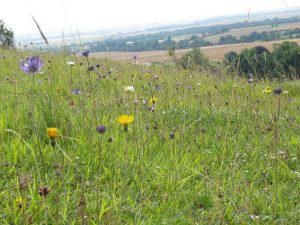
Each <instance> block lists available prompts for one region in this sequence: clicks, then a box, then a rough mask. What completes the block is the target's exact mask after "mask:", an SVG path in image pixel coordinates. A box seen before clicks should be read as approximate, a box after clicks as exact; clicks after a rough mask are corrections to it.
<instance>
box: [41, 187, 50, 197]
mask: <svg viewBox="0 0 300 225" xmlns="http://www.w3.org/2000/svg"><path fill="white" fill-rule="evenodd" d="M49 192H50V189H48V188H47V187H40V189H39V195H41V196H46V195H48V194H49Z"/></svg>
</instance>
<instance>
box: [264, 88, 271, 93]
mask: <svg viewBox="0 0 300 225" xmlns="http://www.w3.org/2000/svg"><path fill="white" fill-rule="evenodd" d="M263 93H264V94H270V93H272V89H271V88H270V87H267V88H266V89H265V90H263Z"/></svg>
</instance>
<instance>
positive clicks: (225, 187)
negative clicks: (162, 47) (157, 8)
mask: <svg viewBox="0 0 300 225" xmlns="http://www.w3.org/2000/svg"><path fill="white" fill-rule="evenodd" d="M32 54H34V55H39V56H40V57H41V58H42V60H43V62H44V66H43V69H42V71H43V73H41V74H35V75H27V74H25V73H23V72H22V71H21V69H20V60H21V59H24V58H26V57H27V56H29V55H32ZM68 60H72V61H74V62H75V66H74V67H70V66H69V65H67V64H66V61H68ZM80 63H82V65H80ZM96 64H99V65H100V67H99V68H96V67H95V70H93V71H90V72H88V70H87V68H88V65H96ZM124 86H133V87H134V88H135V90H134V92H125V91H124ZM267 87H270V88H271V89H274V88H277V87H281V88H282V90H285V92H284V94H283V93H282V94H280V95H275V94H273V93H269V94H266V93H263V91H264V90H265V89H266V88H267ZM74 89H80V91H81V93H80V94H73V93H72V91H73V90H74ZM299 94H300V82H299V81H286V82H276V81H273V82H269V81H257V80H254V81H253V82H252V83H248V82H247V81H246V80H244V79H240V78H236V77H231V76H228V75H227V76H226V75H218V76H216V75H212V74H210V73H209V72H207V71H201V70H196V71H195V70H193V71H192V70H190V71H189V70H181V69H178V68H177V67H175V66H160V65H153V66H142V65H134V64H129V63H125V62H124V63H123V62H112V61H108V60H100V59H98V60H95V59H94V60H91V59H89V60H87V58H84V57H75V56H74V55H69V54H67V53H60V54H57V55H50V54H42V55H41V54H40V53H38V52H35V53H30V52H25V51H24V52H19V51H3V50H0V96H1V97H0V165H1V171H0V174H1V179H0V224H151V225H152V224H153V225H158V224H182V225H185V224H245V225H246V224H247V225H248V224H287V225H290V224H295V225H297V224H299V223H300V204H299V202H300V195H299V193H300V183H299V181H300V164H299V162H300V160H299V158H300V151H299V150H300V129H299V128H300V124H299V121H300V111H299V110H300V95H299ZM152 98H158V100H156V101H155V102H154V104H153V102H151V101H150V99H152ZM122 114H128V115H133V116H134V121H133V123H132V124H129V125H128V131H125V129H124V127H123V126H122V125H120V124H118V121H117V119H118V117H119V116H120V115H122ZM99 125H103V126H105V127H106V132H105V133H104V134H100V133H99V132H97V131H96V127H97V126H99ZM47 128H58V130H59V137H57V138H56V139H55V142H54V141H53V140H52V141H50V140H49V138H48V136H47ZM51 142H52V145H51Z"/></svg>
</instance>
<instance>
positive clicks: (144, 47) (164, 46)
mask: <svg viewBox="0 0 300 225" xmlns="http://www.w3.org/2000/svg"><path fill="white" fill-rule="evenodd" d="M129 40H131V41H129ZM211 45H213V43H211V42H209V41H205V40H204V39H203V38H201V37H198V36H196V35H193V36H191V37H190V38H187V39H183V40H180V41H179V42H176V41H174V40H172V39H171V37H170V36H168V37H167V38H166V39H165V40H159V39H154V40H151V39H150V40H146V39H145V40H139V39H138V38H133V39H118V40H106V41H103V42H93V43H91V44H89V46H90V50H91V52H107V51H122V52H126V51H129V52H139V51H153V50H168V49H170V48H175V49H184V48H196V47H204V46H211ZM77 47H78V46H77V45H74V44H73V45H71V46H70V48H71V49H73V48H75V49H76V48H77Z"/></svg>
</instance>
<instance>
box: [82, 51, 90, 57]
mask: <svg viewBox="0 0 300 225" xmlns="http://www.w3.org/2000/svg"><path fill="white" fill-rule="evenodd" d="M89 54H90V51H84V52H82V53H81V55H82V56H84V57H88V56H89Z"/></svg>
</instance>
